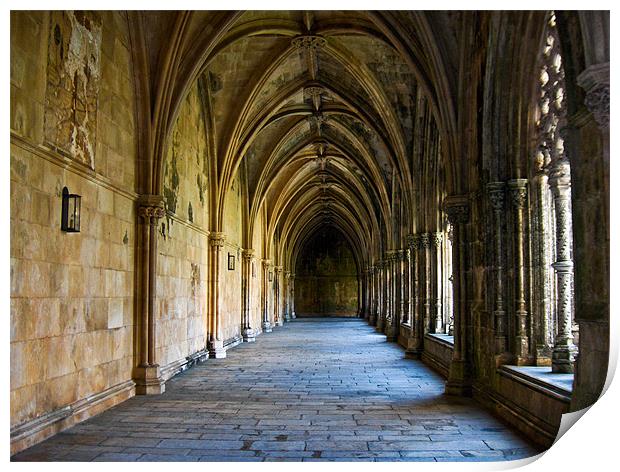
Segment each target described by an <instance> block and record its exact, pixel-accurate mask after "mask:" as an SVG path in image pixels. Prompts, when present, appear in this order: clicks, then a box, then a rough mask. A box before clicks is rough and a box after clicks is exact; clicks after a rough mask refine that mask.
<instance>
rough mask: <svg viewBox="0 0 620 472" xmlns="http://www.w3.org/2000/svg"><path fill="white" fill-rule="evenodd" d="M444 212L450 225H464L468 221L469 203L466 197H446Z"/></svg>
mask: <svg viewBox="0 0 620 472" xmlns="http://www.w3.org/2000/svg"><path fill="white" fill-rule="evenodd" d="M444 210H445V212H446V215H447V216H448V221H449V222H450V224H452V225H456V224H465V223H467V222H468V221H469V201H468V199H467V197H466V196H463V195H454V196H450V197H447V198H446V199H445V201H444Z"/></svg>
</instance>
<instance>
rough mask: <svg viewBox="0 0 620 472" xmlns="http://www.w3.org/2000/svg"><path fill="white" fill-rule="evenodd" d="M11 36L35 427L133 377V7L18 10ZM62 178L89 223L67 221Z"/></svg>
mask: <svg viewBox="0 0 620 472" xmlns="http://www.w3.org/2000/svg"><path fill="white" fill-rule="evenodd" d="M11 45H12V46H11V114H10V120H11V323H10V329H11V427H12V428H15V427H17V426H22V427H23V428H24V431H25V432H26V433H28V431H29V429H28V427H27V426H24V424H26V425H27V424H28V423H27V422H28V421H30V420H33V419H36V418H40V417H42V415H45V414H49V413H52V412H54V411H56V410H58V409H60V408H63V407H66V406H68V405H71V404H75V403H76V402H78V401H80V400H84V399H86V398H87V397H91V396H93V395H95V394H100V393H102V392H104V395H106V394H105V392H106V391H107V392H111V391H112V390H113V387H116V388H117V389H118V387H119V386H120V385H123V384H124V383H127V382H128V381H130V380H131V371H132V366H133V347H132V344H133V330H134V326H133V319H134V299H133V293H134V256H135V255H134V246H135V231H134V227H135V221H136V215H135V209H134V200H135V198H136V194H135V190H136V189H135V174H136V156H135V143H134V139H135V137H134V134H135V133H134V108H135V107H134V96H133V90H134V87H133V83H132V79H131V77H132V69H131V64H130V54H129V38H128V28H127V21H126V17H125V16H124V14H122V13H117V12H101V13H99V14H92V15H91V14H79V13H75V14H73V13H70V12H64V13H53V14H50V13H49V12H13V13H12V14H11ZM61 50H62V52H61ZM65 186H66V187H68V189H69V190H70V192H71V193H77V194H79V195H81V196H82V203H81V232H79V233H72V234H71V233H64V232H62V231H61V230H60V216H61V194H62V189H63V187H65ZM129 388H130V387H129ZM115 391H116V392H118V390H115ZM110 395H111V396H114V395H117V393H115V394H110ZM87 416H88V414H87V413H86V414H85V416H83V417H87ZM42 424H43V426H45V425H46V424H47V423H45V421H44V422H43V423H42ZM37 431H39V433H41V434H49V433H46V431H47V430H45V429H43V430H37Z"/></svg>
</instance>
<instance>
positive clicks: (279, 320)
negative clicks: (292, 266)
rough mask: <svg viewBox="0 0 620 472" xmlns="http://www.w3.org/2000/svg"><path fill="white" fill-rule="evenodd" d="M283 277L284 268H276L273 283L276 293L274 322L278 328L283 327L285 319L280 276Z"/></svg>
mask: <svg viewBox="0 0 620 472" xmlns="http://www.w3.org/2000/svg"><path fill="white" fill-rule="evenodd" d="M281 275H282V266H275V267H274V274H273V283H274V292H273V321H274V323H275V325H276V326H282V325H283V324H284V319H283V317H282V300H281V290H280V288H281V280H280V276H281Z"/></svg>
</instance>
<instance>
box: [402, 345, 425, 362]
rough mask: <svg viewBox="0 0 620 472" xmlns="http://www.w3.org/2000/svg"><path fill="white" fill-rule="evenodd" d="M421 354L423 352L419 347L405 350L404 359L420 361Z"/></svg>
mask: <svg viewBox="0 0 620 472" xmlns="http://www.w3.org/2000/svg"><path fill="white" fill-rule="evenodd" d="M422 352H424V351H423V350H422V348H419V347H412V348H409V349H406V350H405V357H406V358H407V359H418V360H419V359H422Z"/></svg>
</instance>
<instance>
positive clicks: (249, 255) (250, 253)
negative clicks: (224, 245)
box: [242, 249, 254, 261]
mask: <svg viewBox="0 0 620 472" xmlns="http://www.w3.org/2000/svg"><path fill="white" fill-rule="evenodd" d="M242 255H243V258H244V259H245V260H246V261H251V260H252V259H254V249H244V250H243V251H242Z"/></svg>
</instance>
